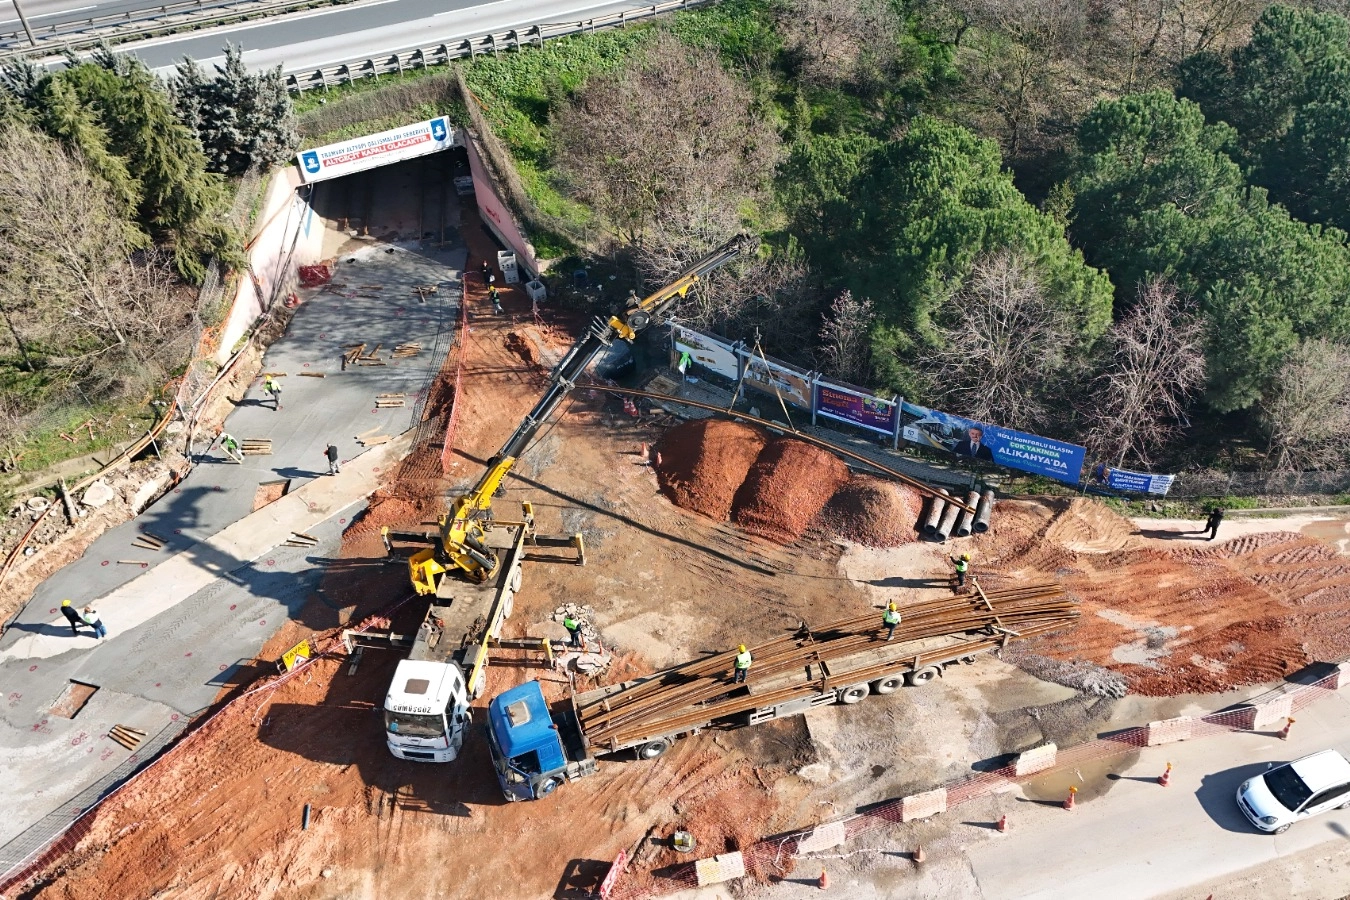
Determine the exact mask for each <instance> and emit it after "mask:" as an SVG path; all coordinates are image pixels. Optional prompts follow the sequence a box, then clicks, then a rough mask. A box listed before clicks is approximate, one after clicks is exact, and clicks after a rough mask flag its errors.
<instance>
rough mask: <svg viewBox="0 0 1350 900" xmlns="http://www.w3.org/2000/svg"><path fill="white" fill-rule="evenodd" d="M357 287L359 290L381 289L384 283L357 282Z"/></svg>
mask: <svg viewBox="0 0 1350 900" xmlns="http://www.w3.org/2000/svg"><path fill="white" fill-rule="evenodd" d="M357 288H359V289H360V290H363V291H382V290H384V285H382V284H358V285H357Z"/></svg>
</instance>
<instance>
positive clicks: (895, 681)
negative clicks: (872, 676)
mask: <svg viewBox="0 0 1350 900" xmlns="http://www.w3.org/2000/svg"><path fill="white" fill-rule="evenodd" d="M904 683H905V679H904V676H902V675H887V676H886V677H885V678H878V679H877V680H876V681H874V682H872V693H874V694H893V693H895V692H896V691H898V690H900V686H901V685H902V684H904Z"/></svg>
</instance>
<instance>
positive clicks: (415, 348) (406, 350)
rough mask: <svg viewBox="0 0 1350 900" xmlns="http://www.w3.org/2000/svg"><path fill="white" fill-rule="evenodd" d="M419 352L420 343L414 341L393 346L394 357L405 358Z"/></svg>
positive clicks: (420, 349) (420, 350)
mask: <svg viewBox="0 0 1350 900" xmlns="http://www.w3.org/2000/svg"><path fill="white" fill-rule="evenodd" d="M421 352H422V345H421V344H420V343H418V342H416V341H414V342H412V343H409V344H399V345H398V346H397V347H395V348H394V359H407V358H409V357H412V356H416V355H418V354H419V353H421Z"/></svg>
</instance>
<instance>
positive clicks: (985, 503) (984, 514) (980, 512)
mask: <svg viewBox="0 0 1350 900" xmlns="http://www.w3.org/2000/svg"><path fill="white" fill-rule="evenodd" d="M993 514H994V489H993V488H986V489H985V492H984V494H983V496H981V497H980V502H979V504H978V505H977V506H976V507H975V522H974V524H972V525H971V530H972V531H974V532H975V533H976V534H984V533H985V532H986V531H988V530H989V517H990V516H992V515H993Z"/></svg>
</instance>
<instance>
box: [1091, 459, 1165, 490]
mask: <svg viewBox="0 0 1350 900" xmlns="http://www.w3.org/2000/svg"><path fill="white" fill-rule="evenodd" d="M1092 474H1093V477H1094V478H1096V479H1097V481H1098V482H1100V483H1102V484H1104V485H1106V486H1107V487H1109V488H1110V489H1111V490H1113V491H1124V492H1127V493H1131V494H1157V495H1159V496H1161V497H1165V496H1167V492H1168V491H1170V490H1171V489H1172V482H1173V481H1175V480H1176V477H1177V476H1175V475H1150V474H1149V473H1147V472H1131V471H1129V470H1128V469H1111V468H1108V467H1106V466H1098V467H1097V468H1096V470H1095V471H1094V472H1093V473H1092Z"/></svg>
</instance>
